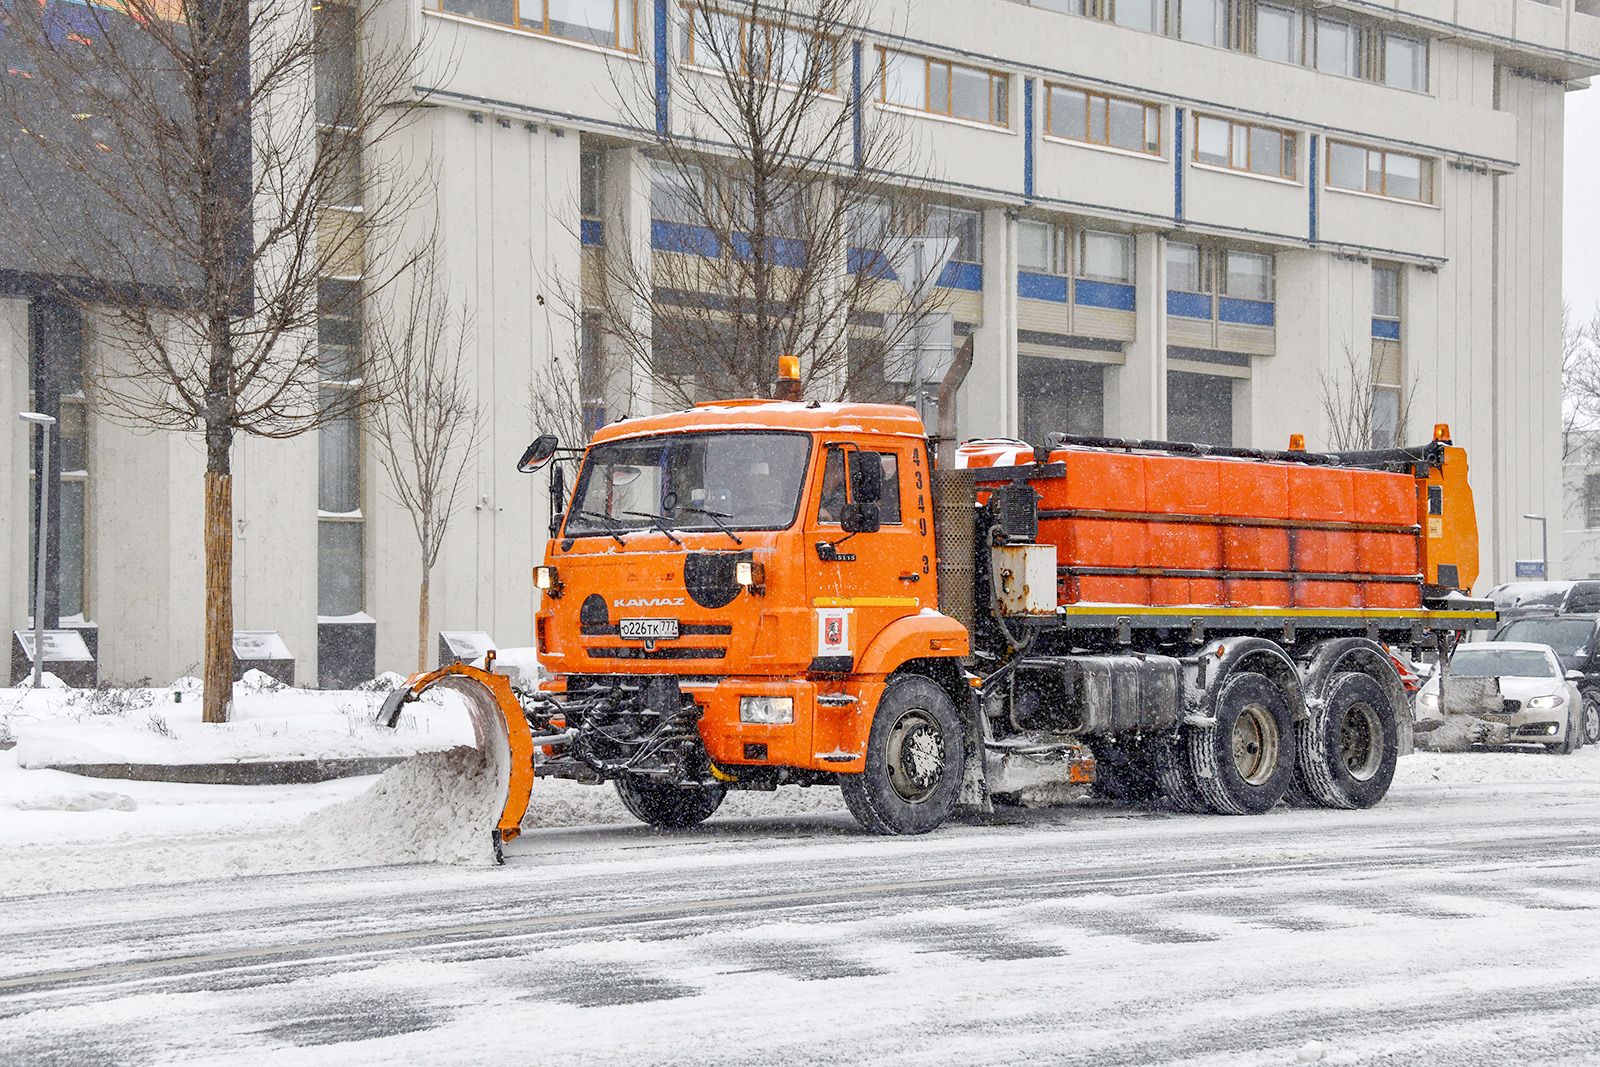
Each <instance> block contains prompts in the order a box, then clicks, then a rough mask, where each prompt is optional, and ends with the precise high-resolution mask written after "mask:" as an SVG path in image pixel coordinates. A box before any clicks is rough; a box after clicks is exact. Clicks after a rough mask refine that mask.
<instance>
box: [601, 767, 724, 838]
mask: <svg viewBox="0 0 1600 1067" xmlns="http://www.w3.org/2000/svg"><path fill="white" fill-rule="evenodd" d="M727 793H728V791H727V790H726V789H725V788H723V787H722V786H720V785H669V784H667V783H665V782H655V781H651V780H650V779H648V778H640V777H638V776H637V775H631V774H626V775H623V776H622V777H621V778H618V779H617V796H619V797H621V798H622V804H623V807H625V808H627V809H628V810H629V811H630V812H632V813H633V816H634V818H636V819H638V820H639V821H640V822H646V823H649V824H650V825H651V826H659V827H661V828H662V829H666V830H683V829H687V828H688V827H690V826H698V825H700V824H701V823H703V822H705V821H706V820H707V819H709V818H711V815H712V813H713V812H715V811H716V810H717V808H719V807H720V806H721V805H722V798H723V797H724V796H726V795H727Z"/></svg>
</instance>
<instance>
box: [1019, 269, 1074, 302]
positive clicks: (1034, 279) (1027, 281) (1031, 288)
mask: <svg viewBox="0 0 1600 1067" xmlns="http://www.w3.org/2000/svg"><path fill="white" fill-rule="evenodd" d="M1017 295H1018V296H1019V297H1021V298H1022V299H1024V300H1051V301H1054V302H1055V303H1057V304H1065V303H1066V302H1067V280H1066V279H1065V278H1062V277H1058V276H1057V275H1054V274H1030V273H1028V272H1027V271H1018V272H1017Z"/></svg>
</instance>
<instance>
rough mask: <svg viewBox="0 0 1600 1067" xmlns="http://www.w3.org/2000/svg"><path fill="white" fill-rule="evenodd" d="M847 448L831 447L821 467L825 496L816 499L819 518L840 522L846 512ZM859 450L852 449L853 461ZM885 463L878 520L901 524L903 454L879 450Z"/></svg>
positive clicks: (826, 522) (831, 523)
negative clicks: (901, 455) (901, 459)
mask: <svg viewBox="0 0 1600 1067" xmlns="http://www.w3.org/2000/svg"><path fill="white" fill-rule="evenodd" d="M845 455H846V453H845V450H844V449H842V448H830V449H828V459H827V462H825V463H824V464H823V467H822V496H821V498H820V499H819V501H818V503H817V522H819V523H825V524H830V525H837V524H838V522H839V520H840V516H841V515H843V513H844V506H845V503H846V501H847V499H848V497H847V494H846V486H847V484H848V482H849V479H848V478H846V477H845V469H846V467H845ZM858 455H859V453H857V452H851V453H849V456H850V462H852V463H854V462H856V461H857V460H856V457H857V456H858ZM878 458H879V462H881V463H882V464H883V498H882V499H881V500H880V501H879V502H878V515H879V517H880V518H879V521H881V522H882V523H883V525H885V526H898V525H899V524H900V457H899V456H898V455H896V454H895V453H893V452H883V453H880V454H879V457H878Z"/></svg>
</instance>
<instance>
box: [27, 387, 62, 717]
mask: <svg viewBox="0 0 1600 1067" xmlns="http://www.w3.org/2000/svg"><path fill="white" fill-rule="evenodd" d="M18 417H19V418H20V419H22V421H23V422H31V423H33V424H34V425H35V426H37V427H39V440H40V441H41V442H42V444H43V445H44V452H43V454H42V455H41V456H40V457H39V473H38V482H39V533H38V535H37V538H38V543H39V551H38V552H37V553H36V555H37V557H38V558H37V559H36V560H35V562H34V567H35V570H34V580H33V688H34V689H35V690H37V689H38V688H39V682H40V679H41V678H42V676H43V674H44V569H45V568H44V564H45V536H46V534H47V533H48V530H47V527H46V516H47V515H48V513H49V511H50V478H49V473H50V427H52V426H54V425H55V422H56V420H55V417H54V416H53V415H43V414H40V413H39V412H37V411H23V412H20V413H19V414H18Z"/></svg>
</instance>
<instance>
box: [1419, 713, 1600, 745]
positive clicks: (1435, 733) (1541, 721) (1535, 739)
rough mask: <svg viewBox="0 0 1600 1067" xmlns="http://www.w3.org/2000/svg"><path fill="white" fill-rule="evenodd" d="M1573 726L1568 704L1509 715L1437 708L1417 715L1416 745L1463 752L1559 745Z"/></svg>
mask: <svg viewBox="0 0 1600 1067" xmlns="http://www.w3.org/2000/svg"><path fill="white" fill-rule="evenodd" d="M1569 729H1571V724H1570V722H1569V713H1568V709H1567V706H1566V705H1565V704H1563V705H1562V706H1561V707H1559V708H1539V709H1533V710H1524V711H1519V712H1513V713H1511V714H1509V715H1496V714H1492V713H1490V714H1477V715H1474V714H1467V713H1463V712H1445V713H1443V714H1440V713H1438V712H1437V711H1436V712H1434V713H1433V714H1431V715H1427V716H1423V715H1419V716H1418V718H1417V733H1416V744H1417V747H1418V748H1419V749H1424V750H1427V751H1432V752H1462V751H1465V750H1467V749H1470V748H1485V747H1490V748H1492V747H1499V746H1502V745H1559V744H1561V743H1562V742H1564V741H1565V740H1566V739H1567V731H1568V730H1569Z"/></svg>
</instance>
